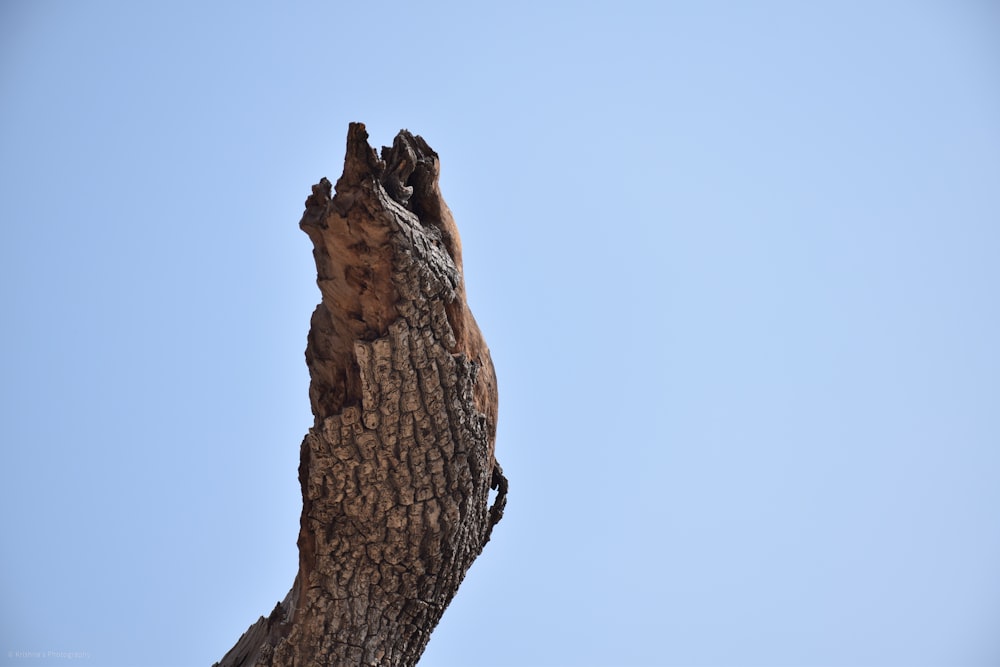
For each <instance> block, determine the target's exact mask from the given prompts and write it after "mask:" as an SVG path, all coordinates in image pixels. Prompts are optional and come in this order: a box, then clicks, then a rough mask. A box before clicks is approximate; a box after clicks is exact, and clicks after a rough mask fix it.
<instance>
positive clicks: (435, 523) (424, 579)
mask: <svg viewBox="0 0 1000 667" xmlns="http://www.w3.org/2000/svg"><path fill="white" fill-rule="evenodd" d="M439 169H440V162H439V160H438V156H437V154H436V153H435V152H434V151H433V150H431V148H430V146H428V145H427V143H426V142H425V141H424V140H423V139H422V138H421V137H419V136H415V135H413V134H410V133H409V132H407V131H406V130H403V131H401V132H400V133H399V134H398V135H397V136H396V138H395V140H394V141H393V145H392V147H391V148H383V149H382V153H381V158H380V157H379V156H378V155H377V154H376V152H375V151H374V150H373V149H372V148H371V147H370V146H369V145H368V133H367V132H366V131H365V126H364V125H363V124H361V123H351V125H350V128H349V130H348V136H347V154H346V157H345V160H344V173H343V175H342V176H341V177H340V179H339V180H338V181H337V186H336V194H333V192H332V188H331V184H330V181H328V180H327V179H325V178H324V179H322V180H321V181H320V182H319V183H318V184H317V185H314V186H313V188H312V195H311V196H310V197H309V198H308V199H307V200H306V210H305V213H304V214H303V216H302V220H301V222H300V223H299V225H300V227H301V228H302V230H303V231H305V232H306V234H308V235H309V238H310V239H311V240H312V242H313V246H314V250H313V256H314V258H315V260H316V270H317V284H318V285H319V288H320V292H321V294H322V301H321V302H320V304H319V305H318V306H317V307H316V310H315V311H314V313H313V315H312V322H311V326H310V330H309V336H308V343H307V346H306V363H307V365H308V366H309V374H310V378H311V382H310V387H309V398H310V402H311V404H312V411H313V415H314V417H315V421H314V424H313V427H312V428H311V429H310V430H309V432H308V434H307V435H306V436H305V439H304V441H303V443H302V447H301V461H300V464H299V481H300V483H301V485H302V517H301V521H300V531H299V539H298V547H299V570H298V573H297V575H296V577H295V583H294V584H293V586H292V589H291V591H289V593H288V595H287V596H286V597H285V599H284V600H283V601H282V602H280V603H279V604H278V605H277V606H276V607H275V608H274V610H273V611H272V612H271V614H270V615H269V616H268V617H267V618H264V617H261V618H260V619H259V620H258V621H257V622H256V623H255V624H253V625H252V626H251V627H250V628H249V629H248V630H247V632H245V633H244V634H243V636H242V637H240V639H239V641H238V642H237V643H236V645H235V646H234V647H233V648H232V649H231V650H230V651H229V652H228V653H227V654H226V655H225V657H224V658H223V659H222V660H221V661H220V662H219V663H216V664H217V665H219V666H220V667H238V666H250V665H265V666H272V667H279V666H288V667H291V666H292V665H298V666H302V665H414V664H416V662H417V660H418V659H419V658H420V655H421V654H422V653H423V650H424V648H425V647H426V645H427V641H428V640H429V638H430V634H431V631H432V630H433V629H434V628H435V626H436V625H437V623H438V621H439V620H440V619H441V615H442V614H443V613H444V610H445V608H446V607H447V606H448V603H449V602H450V601H451V599H452V598H453V597H454V595H455V593H456V591H457V590H458V586H459V584H460V583H461V582H462V579H463V578H464V576H465V573H466V572H467V571H468V569H469V567H470V566H471V565H472V562H473V561H474V560H475V558H476V557H477V556H478V555H479V554H480V553H481V552H482V549H483V547H484V546H485V544H486V543H487V541H488V540H489V539H490V534H491V531H492V529H493V526H494V525H495V524H496V523H497V522H498V521H499V520H500V518H501V516H502V515H503V509H504V505H505V503H506V493H507V480H506V478H504V476H503V472H502V470H501V468H500V466H499V464H498V463H497V461H496V458H495V455H494V441H495V436H496V420H497V387H496V375H495V373H494V370H493V362H492V360H491V359H490V353H489V349H488V348H487V346H486V343H485V341H484V340H483V337H482V334H481V333H480V331H479V327H478V326H477V325H476V321H475V319H474V318H473V316H472V313H471V312H470V311H469V308H468V305H467V304H466V299H465V284H464V280H463V276H462V249H461V242H460V240H459V235H458V230H457V228H456V226H455V221H454V219H453V218H452V215H451V211H450V210H449V209H448V206H447V204H445V202H444V199H443V198H442V196H441V192H440V189H439V186H438V175H439ZM491 488H492V489H495V490H497V495H496V498H495V499H494V500H493V503H492V506H491V505H490V501H489V493H490V489H491Z"/></svg>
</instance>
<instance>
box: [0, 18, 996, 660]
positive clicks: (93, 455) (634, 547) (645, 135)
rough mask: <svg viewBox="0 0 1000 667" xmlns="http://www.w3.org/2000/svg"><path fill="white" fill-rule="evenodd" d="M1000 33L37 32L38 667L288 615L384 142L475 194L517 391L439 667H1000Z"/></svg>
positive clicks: (303, 21) (8, 370)
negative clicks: (335, 362)
mask: <svg viewBox="0 0 1000 667" xmlns="http://www.w3.org/2000/svg"><path fill="white" fill-rule="evenodd" d="M998 36H1000V9H998V8H997V6H996V5H994V4H992V3H989V2H986V1H985V0H980V1H976V0H957V1H955V2H930V1H924V0H913V1H909V2H889V1H881V0H879V1H875V2H853V1H848V2H809V3H806V2H771V1H766V2H757V3H743V2H698V3H696V2H687V3H679V2H645V3H643V2H628V1H622V2H616V3H610V2H577V3H568V2H550V3H545V2H540V3H521V2H506V3H493V4H490V5H488V6H487V5H484V4H477V3H447V2H441V3H422V4H421V3H393V2H386V3H381V4H375V3H371V4H365V3H342V2H326V3H319V2H315V3H264V2H241V3H233V2H217V3H201V2H188V1H181V2H171V3H133V2H97V1H87V2H53V1H47V0H42V1H37V2H28V1H26V0H7V1H6V2H4V3H3V4H0V100H2V104H0V223H2V227H0V230H2V241H0V299H2V303H3V305H4V311H3V312H4V316H3V322H4V327H3V344H2V345H0V378H2V383H0V391H2V401H0V445H2V450H0V452H2V454H0V470H2V471H3V478H4V479H3V483H2V484H0V562H2V565H3V567H2V568H0V600H2V602H0V664H11V665H17V664H26V665H28V664H31V665H37V664H43V663H44V664H65V663H66V662H67V661H68V659H67V658H64V657H58V656H56V655H53V656H50V657H44V656H47V655H48V653H49V652H54V653H55V652H63V651H77V652H81V653H83V654H85V657H84V658H82V659H80V660H73V661H69V662H80V663H81V664H92V665H113V666H117V665H131V666H144V665H195V664H202V665H208V664H211V663H212V662H213V661H215V660H217V659H219V658H220V657H221V656H222V655H223V654H224V653H225V652H226V650H228V649H229V648H230V647H231V646H232V645H233V643H235V641H236V639H237V638H238V637H239V635H240V633H242V632H243V631H244V630H245V629H246V628H247V626H248V625H249V624H250V623H251V622H252V621H254V620H255V619H256V618H257V617H258V615H260V614H264V613H267V612H268V611H269V610H270V609H271V608H273V606H274V604H275V603H276V602H277V601H278V600H279V599H280V598H282V597H283V596H284V594H285V593H286V591H287V590H288V588H289V586H290V585H291V581H292V577H293V576H294V573H295V569H296V563H297V561H296V559H297V552H296V548H295V538H296V535H297V526H298V515H299V510H300V506H301V505H300V502H301V501H300V496H299V488H298V482H297V479H296V474H297V465H298V451H299V443H300V442H301V439H302V436H303V435H304V433H305V431H306V429H307V428H308V427H309V425H310V424H311V415H310V413H309V402H308V395H307V388H308V376H307V372H306V368H305V364H304V359H303V350H304V347H305V336H306V331H307V328H308V324H309V316H310V313H311V311H312V308H313V307H314V306H315V303H316V302H317V300H318V299H319V293H318V291H317V289H316V287H315V283H314V279H315V274H314V267H313V264H312V257H311V247H310V244H309V241H308V239H307V238H306V236H305V235H304V234H302V233H301V232H300V231H299V230H298V228H297V223H298V220H299V217H300V215H301V212H302V207H303V202H304V200H305V197H306V196H307V195H308V193H309V187H310V185H312V184H313V183H315V182H317V181H318V180H319V178H320V177H322V176H327V177H329V178H331V179H335V178H336V177H337V176H338V175H339V174H340V170H341V167H342V160H343V147H344V138H345V136H346V130H347V124H348V122H350V121H355V120H357V121H362V122H365V123H366V124H367V126H368V130H369V133H370V134H371V137H372V142H373V144H375V145H376V146H378V145H382V144H388V143H391V140H392V137H393V136H394V134H395V133H396V131H398V130H399V129H400V128H403V127H405V128H408V129H410V130H411V131H413V132H416V133H418V134H420V135H422V136H423V137H424V138H425V139H427V141H428V142H429V143H430V145H431V146H432V147H434V149H435V150H437V151H438V153H439V154H440V155H441V158H442V163H443V174H442V188H443V191H444V194H445V196H446V198H447V200H448V202H449V203H450V205H451V208H452V210H453V212H454V213H455V216H456V219H457V221H458V224H459V228H460V230H461V232H462V236H463V242H464V256H465V264H466V281H467V285H468V291H469V299H470V303H471V305H472V307H473V309H474V311H475V313H476V316H477V318H478V320H479V322H480V324H481V326H482V328H483V330H484V332H485V335H486V337H487V340H488V342H489V344H490V346H491V349H492V352H493V358H494V360H495V362H496V365H497V372H498V376H499V383H500V393H501V399H500V425H499V435H498V443H497V452H498V456H499V458H500V461H501V463H502V464H503V466H504V470H505V471H506V473H507V475H508V477H509V478H510V483H511V488H510V498H509V504H508V510H507V514H506V516H505V518H504V520H503V522H502V523H501V524H500V525H499V526H498V527H497V529H496V531H495V532H494V537H493V541H492V542H491V543H490V545H489V546H488V548H487V550H486V552H485V553H484V554H483V556H482V557H481V558H480V560H479V561H477V562H476V564H475V565H474V566H473V568H472V570H471V571H470V572H469V575H468V577H467V579H466V581H465V583H464V584H463V586H462V588H461V590H460V591H459V594H458V596H457V597H456V599H455V601H454V602H453V604H452V606H451V607H450V609H449V610H448V611H447V613H446V614H445V617H444V620H443V621H442V623H441V625H440V626H439V627H438V629H437V631H436V632H435V634H434V636H433V637H432V640H431V642H430V645H429V647H428V649H427V652H426V653H425V656H424V659H423V660H422V662H421V664H422V665H428V666H432V667H433V666H439V667H445V666H452V665H454V666H458V665H462V666H474V665H675V666H680V665H704V666H708V665H714V666H725V665H730V666H731V665H789V666H799V665H858V666H861V665H886V666H888V665H899V666H906V667H911V666H916V665H949V666H953V665H990V664H997V663H998V662H1000V639H998V638H997V632H996V628H997V625H998V622H1000V565H998V564H1000V520H998V519H1000V517H998V514H1000V351H998V343H997V341H998V340H1000V299H998V296H997V288H998V285H1000V268H998V266H1000V263H998V259H997V258H998V256H1000V40H998ZM18 652H25V653H29V654H34V653H38V654H41V655H42V656H43V657H40V658H38V657H20V658H19V657H18V655H19V653H18Z"/></svg>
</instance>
